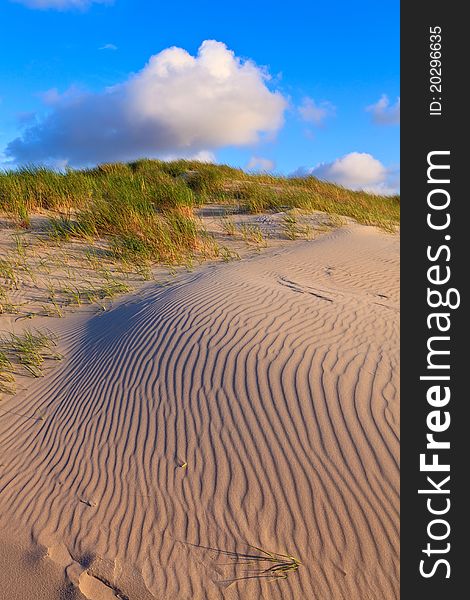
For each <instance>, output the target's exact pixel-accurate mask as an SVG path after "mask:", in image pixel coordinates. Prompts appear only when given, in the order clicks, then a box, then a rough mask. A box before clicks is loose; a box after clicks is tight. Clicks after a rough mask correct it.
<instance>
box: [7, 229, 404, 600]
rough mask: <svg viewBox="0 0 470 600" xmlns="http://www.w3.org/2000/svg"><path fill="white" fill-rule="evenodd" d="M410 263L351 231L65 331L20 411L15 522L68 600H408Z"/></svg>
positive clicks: (210, 271) (146, 296) (10, 443)
mask: <svg viewBox="0 0 470 600" xmlns="http://www.w3.org/2000/svg"><path fill="white" fill-rule="evenodd" d="M398 259H399V255H398V238H397V236H392V235H388V234H383V233H380V232H378V231H377V230H375V229H372V228H367V227H362V226H351V227H348V228H344V229H340V230H337V231H335V232H333V233H330V234H328V235H325V236H324V237H322V238H320V239H318V240H316V241H313V242H296V243H295V244H292V245H290V246H287V247H285V248H282V249H279V248H277V249H275V250H268V251H266V252H265V253H263V254H260V255H259V256H255V257H252V258H249V259H245V260H242V261H238V262H232V263H228V264H217V265H210V266H205V267H202V268H201V269H199V270H197V271H196V272H193V273H190V274H185V275H184V276H180V277H179V279H178V280H177V281H175V283H173V284H171V285H168V286H163V287H158V286H155V285H151V286H148V287H147V288H146V289H145V291H144V293H143V294H142V295H141V296H139V297H134V298H130V299H129V298H128V299H127V300H125V301H123V302H122V303H120V304H119V305H118V306H116V307H115V308H114V309H113V310H111V311H110V312H108V313H104V314H102V315H100V316H95V317H93V318H85V317H83V318H80V319H79V318H72V319H66V320H64V321H62V322H61V323H60V326H61V331H60V336H61V339H62V340H63V344H64V346H65V347H66V359H65V360H64V361H63V362H62V363H60V364H59V365H58V366H56V367H55V368H54V370H53V371H51V373H49V374H48V376H47V377H45V378H44V379H42V380H37V381H34V382H33V384H32V385H29V389H28V390H26V391H23V392H21V393H20V394H18V395H17V396H15V397H13V398H9V399H5V400H3V401H2V403H1V405H0V409H1V410H0V456H1V460H0V464H1V466H0V515H1V516H0V524H1V527H2V530H3V531H6V532H7V533H8V534H9V535H10V539H11V538H12V537H13V536H20V537H21V536H22V535H23V537H24V539H25V540H26V536H27V535H28V536H29V534H31V538H30V539H31V540H32V543H33V545H34V547H35V548H39V549H44V550H43V554H45V555H48V557H49V558H48V559H46V558H44V559H41V560H48V561H50V562H51V563H52V564H53V565H54V566H57V568H60V569H64V570H65V571H66V573H67V577H68V579H69V580H70V582H71V584H70V585H71V586H73V587H74V589H76V590H77V591H76V592H75V594H76V595H73V594H72V591H70V590H69V592H70V594H72V595H70V596H66V595H65V594H66V592H62V596H60V595H59V594H57V598H59V597H62V598H64V597H71V598H72V597H75V598H79V597H80V598H81V597H82V595H81V594H83V595H84V597H87V598H90V599H91V600H94V599H95V598H114V597H118V598H126V597H128V598H130V599H131V600H146V599H147V598H148V599H151V598H158V599H159V600H168V599H174V600H218V599H222V598H223V599H229V600H231V599H234V600H235V599H246V600H248V599H249V600H251V599H255V598H265V599H268V598H269V599H282V600H290V599H292V600H301V599H302V600H303V599H307V598H308V599H317V600H342V599H344V600H389V599H392V598H398V507H399V496H398V494H399V489H398V456H399V441H398V432H399V412H398V411H399V405H398V380H399V372H398V369H399V362H398V360H399V359H398V318H399V312H398V309H399V305H398ZM185 463H187V464H185ZM250 544H251V545H253V546H259V547H262V548H264V549H266V550H269V551H274V552H281V553H287V554H292V555H294V556H296V557H298V558H299V559H300V560H301V562H302V565H301V566H300V567H299V570H298V571H297V572H293V573H290V574H289V576H288V577H287V579H280V580H276V581H272V579H273V578H272V577H260V573H259V571H260V569H264V568H268V567H269V566H270V565H269V563H261V564H260V565H257V564H255V565H253V564H248V565H247V564H243V562H244V561H243V559H240V562H238V561H235V560H233V556H232V555H227V554H225V553H224V552H239V553H241V554H245V553H249V554H250V553H251V554H253V553H256V551H254V550H253V548H250V547H249V545H250ZM217 549H218V551H217ZM251 569H255V570H253V571H252V570H251ZM256 569H257V571H256ZM70 589H72V588H70ZM78 590H81V591H80V592H78ZM33 597H34V598H36V597H37V596H31V598H33ZM44 597H47V596H44ZM49 597H52V596H49Z"/></svg>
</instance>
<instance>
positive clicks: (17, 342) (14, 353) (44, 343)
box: [0, 330, 62, 383]
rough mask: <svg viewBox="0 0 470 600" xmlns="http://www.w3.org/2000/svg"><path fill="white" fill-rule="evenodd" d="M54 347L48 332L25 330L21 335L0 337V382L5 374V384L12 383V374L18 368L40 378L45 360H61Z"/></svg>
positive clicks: (53, 337)
mask: <svg viewBox="0 0 470 600" xmlns="http://www.w3.org/2000/svg"><path fill="white" fill-rule="evenodd" d="M55 346H56V340H55V336H54V335H53V334H52V333H51V332H50V331H31V330H25V331H24V332H23V333H21V334H16V333H10V334H9V335H8V336H2V337H0V380H1V379H2V377H3V379H4V380H5V374H7V379H6V381H7V383H10V382H12V381H13V377H12V373H13V372H16V371H17V369H18V367H22V368H23V370H25V371H26V372H27V373H29V374H30V375H32V376H33V377H42V375H43V365H44V362H45V361H46V360H60V359H61V358H62V356H61V355H60V354H59V353H58V352H56V351H55ZM15 367H16V368H15ZM2 374H3V375H2Z"/></svg>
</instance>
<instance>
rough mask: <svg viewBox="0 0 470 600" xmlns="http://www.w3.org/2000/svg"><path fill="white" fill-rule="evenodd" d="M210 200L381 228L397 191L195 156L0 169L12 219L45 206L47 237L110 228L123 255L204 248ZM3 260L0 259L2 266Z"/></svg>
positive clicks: (107, 232) (177, 254)
mask: <svg viewBox="0 0 470 600" xmlns="http://www.w3.org/2000/svg"><path fill="white" fill-rule="evenodd" d="M210 203H218V204H220V203H222V204H227V205H231V206H235V207H236V208H237V209H238V210H240V211H244V212H250V213H259V212H266V211H286V210H289V209H292V208H298V209H301V210H304V211H314V210H319V211H324V212H326V213H329V214H332V215H336V214H337V215H343V216H347V217H352V218H353V219H355V220H356V221H358V222H359V223H363V224H366V225H376V226H378V227H382V228H383V229H386V230H393V229H394V228H395V226H396V225H397V224H398V222H399V216H400V199H399V197H398V196H378V195H373V194H369V193H366V192H361V191H351V190H348V189H346V188H343V187H341V186H338V185H335V184H332V183H327V182H325V181H320V180H318V179H316V178H315V177H306V178H287V177H276V176H270V175H250V174H247V173H245V172H243V171H242V170H240V169H234V168H232V167H228V166H225V165H213V164H205V163H200V162H197V161H187V160H178V161H172V162H164V161H158V160H149V159H143V160H138V161H134V162H131V163H128V164H125V163H111V164H103V165H99V166H97V167H95V168H93V169H83V170H72V169H68V170H66V171H65V172H58V171H53V170H50V169H46V168H43V167H33V166H32V167H24V168H22V169H19V170H17V171H5V172H1V173H0V213H3V214H6V215H8V216H9V217H11V218H13V219H14V220H15V221H16V224H17V225H18V226H19V227H23V228H24V229H27V228H28V227H29V224H30V216H31V214H33V213H36V212H44V211H51V212H52V216H51V219H50V235H51V237H52V238H55V239H56V240H61V239H63V240H67V239H70V238H73V237H82V238H90V239H91V238H96V237H99V236H109V237H110V238H111V240H112V246H113V248H114V251H115V253H116V255H117V256H119V257H122V258H125V259H131V258H132V257H133V258H135V259H136V260H142V259H148V260H153V261H158V262H164V263H165V262H166V263H178V262H181V261H182V260H184V258H185V257H188V256H191V255H194V254H196V253H197V252H198V251H201V250H202V251H207V239H206V238H205V236H204V234H203V232H201V231H200V229H199V227H198V224H197V221H196V220H195V219H194V214H193V212H194V209H195V208H197V207H198V206H200V205H201V204H210ZM291 229H293V228H291ZM292 233H293V231H292ZM7 268H8V266H7V265H6V264H4V263H2V265H1V270H2V271H3V272H5V271H6V270H7Z"/></svg>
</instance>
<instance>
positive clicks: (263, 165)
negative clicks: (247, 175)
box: [246, 156, 276, 172]
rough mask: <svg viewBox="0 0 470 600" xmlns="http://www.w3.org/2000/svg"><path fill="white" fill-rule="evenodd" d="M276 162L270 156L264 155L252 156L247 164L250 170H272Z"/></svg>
mask: <svg viewBox="0 0 470 600" xmlns="http://www.w3.org/2000/svg"><path fill="white" fill-rule="evenodd" d="M275 166H276V165H275V163H274V161H272V160H269V158H264V157H262V156H252V157H251V158H250V160H249V162H248V164H247V165H246V168H247V169H248V170H250V171H265V172H268V171H272V170H273V169H274V167H275Z"/></svg>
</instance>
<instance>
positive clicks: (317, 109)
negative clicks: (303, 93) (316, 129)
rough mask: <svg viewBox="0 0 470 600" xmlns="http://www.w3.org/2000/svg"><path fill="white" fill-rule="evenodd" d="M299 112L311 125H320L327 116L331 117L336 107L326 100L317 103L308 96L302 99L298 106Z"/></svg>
mask: <svg viewBox="0 0 470 600" xmlns="http://www.w3.org/2000/svg"><path fill="white" fill-rule="evenodd" d="M298 111H299V114H300V116H301V118H302V119H303V120H304V121H307V123H312V124H313V125H317V126H318V125H322V124H323V123H324V122H325V120H326V119H327V117H331V116H333V115H334V114H335V112H336V107H335V106H334V105H333V104H332V103H331V102H328V101H323V102H320V103H319V104H317V103H316V102H315V100H314V99H313V98H309V97H308V96H307V97H305V98H304V99H303V100H302V104H301V105H300V106H299V108H298Z"/></svg>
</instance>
